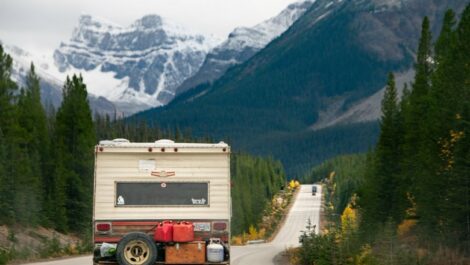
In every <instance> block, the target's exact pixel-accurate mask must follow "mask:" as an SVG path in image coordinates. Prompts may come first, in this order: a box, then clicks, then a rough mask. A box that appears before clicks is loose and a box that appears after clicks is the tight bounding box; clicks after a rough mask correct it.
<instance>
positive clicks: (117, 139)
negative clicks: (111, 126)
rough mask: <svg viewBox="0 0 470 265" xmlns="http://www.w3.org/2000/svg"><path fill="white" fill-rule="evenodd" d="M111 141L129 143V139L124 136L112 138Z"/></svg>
mask: <svg viewBox="0 0 470 265" xmlns="http://www.w3.org/2000/svg"><path fill="white" fill-rule="evenodd" d="M113 143H116V144H123V143H130V141H129V140H127V139H124V138H116V139H114V140H113Z"/></svg>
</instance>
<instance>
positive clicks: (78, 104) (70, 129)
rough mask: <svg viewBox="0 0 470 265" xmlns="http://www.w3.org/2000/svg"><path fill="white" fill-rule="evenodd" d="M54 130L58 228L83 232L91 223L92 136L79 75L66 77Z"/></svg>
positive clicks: (93, 143) (88, 110)
mask: <svg viewBox="0 0 470 265" xmlns="http://www.w3.org/2000/svg"><path fill="white" fill-rule="evenodd" d="M55 127H56V131H55V135H56V137H55V150H56V154H57V156H56V174H55V187H54V188H55V189H56V190H55V192H54V195H55V196H56V198H55V201H54V203H56V204H57V206H56V208H57V210H58V211H57V212H56V217H57V218H60V219H59V220H60V222H59V224H58V227H59V228H61V229H62V230H64V229H71V230H73V231H84V230H85V229H87V228H88V224H89V222H90V221H91V212H92V211H91V204H92V194H93V160H94V156H93V146H94V145H95V144H96V136H95V130H94V125H93V121H92V117H91V110H90V107H89V104H88V99H87V91H86V85H85V84H84V83H83V78H82V77H81V76H79V77H77V76H75V75H74V76H73V77H72V79H70V78H67V80H66V82H65V85H64V91H63V102H62V105H61V106H60V108H59V110H58V111H57V117H56V126H55ZM64 213H65V216H63V215H64ZM77 216H80V218H77Z"/></svg>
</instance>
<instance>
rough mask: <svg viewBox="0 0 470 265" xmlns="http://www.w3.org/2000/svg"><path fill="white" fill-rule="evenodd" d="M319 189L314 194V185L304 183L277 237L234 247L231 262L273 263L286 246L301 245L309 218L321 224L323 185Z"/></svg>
mask: <svg viewBox="0 0 470 265" xmlns="http://www.w3.org/2000/svg"><path fill="white" fill-rule="evenodd" d="M317 190H318V192H317V195H316V196H312V185H302V186H301V188H300V193H299V194H298V196H297V200H296V201H295V202H294V205H293V206H292V208H291V210H290V212H289V215H288V216H287V219H286V222H285V224H284V226H283V227H282V228H281V230H280V231H279V233H278V234H277V236H276V238H275V239H274V240H273V241H272V242H270V243H267V244H259V245H249V246H242V247H232V248H231V249H232V255H231V258H232V260H231V264H232V265H251V264H256V265H272V264H274V263H273V259H274V257H275V256H276V255H277V254H279V253H280V252H282V251H284V250H285V249H286V248H289V247H296V246H299V245H300V244H299V236H300V235H301V231H302V230H305V227H306V225H307V222H308V220H309V219H310V221H311V222H312V225H316V227H319V225H320V207H321V186H317ZM317 231H318V229H317Z"/></svg>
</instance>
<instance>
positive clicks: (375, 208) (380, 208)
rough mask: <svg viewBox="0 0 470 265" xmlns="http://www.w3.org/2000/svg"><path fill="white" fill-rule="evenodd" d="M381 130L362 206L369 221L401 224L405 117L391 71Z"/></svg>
mask: <svg viewBox="0 0 470 265" xmlns="http://www.w3.org/2000/svg"><path fill="white" fill-rule="evenodd" d="M380 129H381V130H380V136H379V141H378V143H377V147H376V150H375V153H374V155H375V158H374V160H375V161H374V164H373V170H372V172H371V173H369V174H367V176H368V179H367V182H368V183H367V188H366V189H365V190H364V199H363V201H362V205H363V208H364V211H365V215H366V216H367V215H369V216H368V217H366V219H369V220H368V221H369V222H370V223H377V222H378V223H385V222H386V221H387V220H388V219H389V218H392V220H393V221H395V223H399V222H400V221H401V220H402V219H403V217H404V216H403V215H404V210H405V209H406V207H407V203H406V188H407V186H406V185H405V180H404V179H403V178H401V173H402V169H401V157H402V153H403V151H402V143H403V132H402V120H401V117H400V108H399V105H398V95H397V90H396V87H395V78H394V76H393V74H392V73H390V74H389V77H388V83H387V87H386V90H385V94H384V98H383V100H382V119H381V122H380Z"/></svg>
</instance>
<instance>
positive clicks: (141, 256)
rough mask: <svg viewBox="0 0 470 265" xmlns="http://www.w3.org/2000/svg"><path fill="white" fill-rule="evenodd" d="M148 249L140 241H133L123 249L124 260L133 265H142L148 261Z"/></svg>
mask: <svg viewBox="0 0 470 265" xmlns="http://www.w3.org/2000/svg"><path fill="white" fill-rule="evenodd" d="M149 253H150V248H149V247H148V246H147V244H146V243H145V242H143V241H140V240H133V241H131V242H129V243H127V245H126V246H125V248H124V258H125V259H126V261H127V262H129V263H130V264H133V265H141V264H144V263H145V262H146V261H147V260H148V259H149V256H150V255H149Z"/></svg>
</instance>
